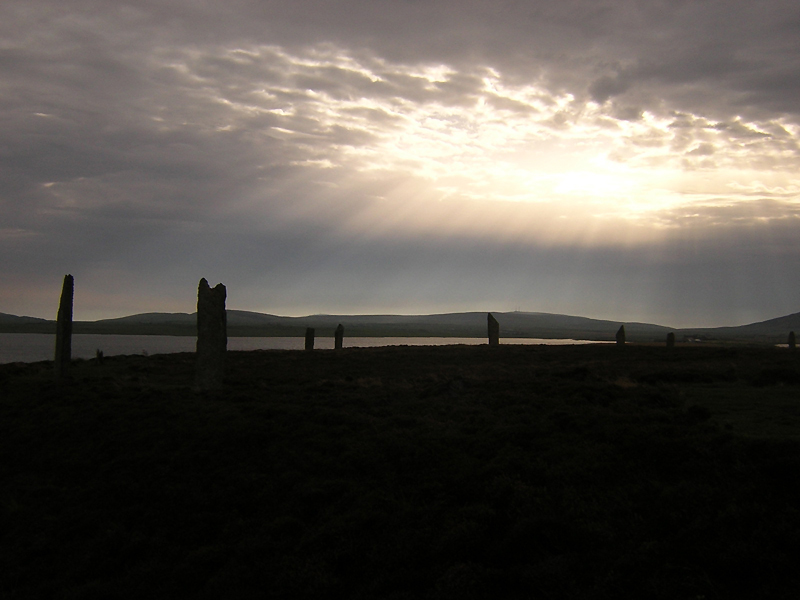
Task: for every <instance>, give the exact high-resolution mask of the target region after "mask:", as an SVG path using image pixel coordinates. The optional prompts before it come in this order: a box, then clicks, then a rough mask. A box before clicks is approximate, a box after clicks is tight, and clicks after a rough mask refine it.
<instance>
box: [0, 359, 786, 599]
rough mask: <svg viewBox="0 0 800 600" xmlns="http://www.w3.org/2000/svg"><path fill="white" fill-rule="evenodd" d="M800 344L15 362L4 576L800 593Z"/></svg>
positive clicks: (64, 592)
mask: <svg viewBox="0 0 800 600" xmlns="http://www.w3.org/2000/svg"><path fill="white" fill-rule="evenodd" d="M796 360H797V358H796V357H795V356H794V355H793V354H791V353H789V352H786V351H783V352H781V351H779V350H773V349H746V348H738V349H716V348H674V349H671V351H667V350H666V349H664V348H655V347H626V348H623V349H619V348H616V347H611V346H603V347H598V346H593V347H581V346H576V347H513V346H501V347H499V348H488V347H458V346H454V347H440V348H424V347H406V348H402V347H401V348H383V349H380V348H379V349H347V350H344V351H340V352H333V351H317V352H313V353H307V352H289V351H265V352H248V353H230V354H229V365H228V366H229V369H228V375H227V381H226V386H225V390H224V391H223V392H221V393H218V394H213V395H197V394H195V393H193V392H192V391H191V384H192V381H193V368H194V361H193V356H192V355H163V356H151V357H137V356H130V357H106V358H105V359H104V361H103V362H102V364H99V363H97V361H81V362H77V363H76V364H75V365H74V369H73V373H72V379H71V381H69V382H66V383H64V384H61V385H57V384H56V383H55V382H54V381H53V380H52V373H51V370H52V364H50V363H40V364H34V365H2V366H0V393H1V394H2V400H1V401H0V475H1V476H2V483H3V486H2V489H1V490H0V532H1V533H0V561H2V562H1V563H0V564H2V565H3V569H2V570H0V595H2V596H3V597H7V598H34V597H35V598H48V597H54V598H55V597H58V598H90V597H103V598H142V597H147V598H172V597H178V596H181V597H194V598H218V597H221V596H223V595H224V596H225V597H236V598H249V597H253V598H256V597H257V598H262V597H270V598H297V597H308V598H312V597H313V598H326V597H331V598H333V597H337V598H338V597H348V598H387V599H388V598H394V599H397V598H481V597H489V596H491V597H504V598H528V597H539V596H541V597H552V598H619V597H626V596H636V597H648V598H681V597H685V598H696V597H700V596H704V597H706V598H730V597H748V598H779V597H794V596H795V594H794V593H795V592H797V591H798V590H800V580H798V576H797V575H796V568H795V567H796V564H795V562H796V559H795V557H796V556H797V555H798V554H799V553H800V542H798V540H800V512H798V510H797V508H796V507H797V498H799V497H800V478H798V475H797V473H798V472H799V471H798V467H800V446H799V445H798V444H799V443H800V441H798V438H797V437H796V436H793V435H790V434H787V431H786V428H785V425H784V424H783V423H784V420H785V419H784V412H782V411H783V409H785V408H786V406H787V405H788V403H789V398H790V397H793V398H795V399H797V392H798V391H800V390H798V388H797V385H796V383H797V380H795V379H794V375H792V374H793V373H794V374H796V373H797V372H798V367H797V365H796V364H795V362H796ZM776 395H777V396H780V398H781V399H782V400H781V402H782V403H778V404H776V403H775V401H774V400H771V399H772V398H773V397H774V396H776ZM731 407H738V408H737V409H734V408H731ZM779 407H782V408H780V410H779V409H778V408H779ZM736 410H739V411H740V412H742V411H743V412H745V413H746V414H749V415H750V417H751V418H750V419H741V420H738V421H737V420H736V419H735V418H734V417H735V414H736ZM755 416H757V417H758V418H757V419H756V418H755ZM750 422H754V423H756V426H754V428H753V429H752V430H748V429H747V424H748V423H750Z"/></svg>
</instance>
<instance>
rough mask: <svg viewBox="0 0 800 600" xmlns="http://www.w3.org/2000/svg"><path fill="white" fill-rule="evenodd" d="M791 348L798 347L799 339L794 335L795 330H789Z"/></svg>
mask: <svg viewBox="0 0 800 600" xmlns="http://www.w3.org/2000/svg"><path fill="white" fill-rule="evenodd" d="M789 349H790V350H796V349H797V339H796V338H795V337H794V331H790V332H789Z"/></svg>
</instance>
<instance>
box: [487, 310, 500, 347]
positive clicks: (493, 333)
mask: <svg viewBox="0 0 800 600" xmlns="http://www.w3.org/2000/svg"><path fill="white" fill-rule="evenodd" d="M487 321H488V325H489V345H490V346H497V345H499V344H500V323H498V322H497V319H495V318H494V317H493V316H492V313H488V317H487Z"/></svg>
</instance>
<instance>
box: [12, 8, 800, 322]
mask: <svg viewBox="0 0 800 600" xmlns="http://www.w3.org/2000/svg"><path fill="white" fill-rule="evenodd" d="M628 4H629V3H627V2H615V3H597V2H588V0H587V2H582V1H578V0H576V1H574V2H566V3H561V4H559V5H554V4H552V3H544V2H541V3H540V2H531V3H526V5H525V6H519V4H515V3H508V4H506V3H504V2H500V3H497V2H493V3H491V6H490V5H489V4H488V3H484V2H482V1H479V2H474V3H470V5H469V6H465V5H464V4H463V3H458V2H455V1H454V2H452V3H451V2H448V1H447V0H442V1H439V2H434V3H426V4H425V5H424V6H422V5H421V4H419V3H395V4H393V5H392V6H391V7H388V6H383V5H382V6H381V7H380V10H379V8H377V7H371V6H365V5H363V3H358V2H353V3H351V2H349V0H347V1H345V2H342V3H338V4H337V7H336V9H335V10H334V9H333V8H332V7H330V6H329V5H328V4H326V3H317V2H315V1H309V2H302V3H288V2H286V3H284V2H280V1H279V2H275V3H266V4H265V3H258V2H249V1H248V0H235V1H234V2H232V3H230V4H229V5H226V6H225V7H222V6H220V7H197V6H195V5H193V4H191V3H188V2H186V3H184V2H183V1H182V0H178V1H177V2H162V1H161V0H157V1H155V2H152V3H149V4H148V5H147V6H142V5H140V4H138V3H124V2H123V4H122V5H115V7H114V8H111V7H107V6H104V5H95V3H93V2H91V1H90V0H76V2H74V3H71V4H70V6H69V7H65V6H64V5H63V4H60V3H57V2H55V1H52V2H50V1H49V0H46V1H45V2H41V3H37V9H36V10H35V11H33V10H32V9H31V8H30V7H29V5H28V4H26V3H24V2H22V1H21V0H12V1H11V2H9V3H4V5H3V7H2V8H0V23H2V25H0V33H2V37H0V39H2V40H3V42H2V45H1V46H0V59H2V60H0V97H2V98H3V101H2V102H1V103H0V119H2V123H3V124H4V126H3V128H2V129H1V130H0V157H2V159H3V161H4V162H3V166H2V167H0V203H1V204H0V208H2V219H3V220H2V222H1V223H0V251H2V252H3V256H4V258H5V259H6V260H4V266H3V267H2V269H3V271H2V272H0V277H2V281H3V284H2V287H1V288H0V312H9V313H14V314H30V315H35V316H45V317H50V316H52V315H51V313H52V312H53V309H52V306H53V305H54V304H55V300H54V298H55V297H57V293H58V292H57V290H58V289H59V286H60V281H61V277H63V274H64V273H67V272H71V273H73V274H74V275H75V276H76V289H77V290H78V294H84V296H83V300H82V301H80V302H77V303H76V314H77V315H78V318H99V317H103V316H120V315H124V314H130V313H133V312H144V311H170V310H175V311H185V312H188V311H191V310H192V309H193V298H194V290H195V288H196V282H197V280H198V279H199V278H200V277H206V278H208V279H209V281H211V282H212V284H213V283H215V282H216V281H223V282H225V283H226V284H227V285H228V287H229V290H230V292H229V297H230V298H231V303H230V304H229V305H230V306H232V307H233V308H243V309H250V310H259V311H263V312H271V313H277V314H295V315H297V314H308V313H313V312H327V313H335V312H342V313H358V312H362V313H363V312H394V313H406V314H408V313H424V312H446V311H456V310H509V309H512V308H516V307H519V308H521V309H522V310H530V311H544V312H560V313H568V314H581V315H585V316H593V317H598V318H611V319H619V320H644V321H650V322H660V323H663V324H668V325H675V326H679V325H686V324H698V325H714V324H717V325H723V324H737V323H744V322H748V321H753V320H759V319H766V318H771V317H774V316H779V315H782V314H787V313H790V312H797V311H798V310H800V302H799V301H800V283H796V282H795V281H796V280H797V278H796V277H795V275H794V274H795V273H796V272H797V268H798V267H800V245H799V244H798V241H797V240H798V236H797V233H798V227H800V221H799V220H798V219H800V210H798V209H799V207H800V175H798V173H800V169H798V167H800V146H798V138H799V137H800V117H799V116H798V115H800V101H798V96H797V94H796V89H795V88H796V86H794V84H793V83H792V82H796V73H797V72H798V68H800V45H799V44H798V42H797V40H798V39H800V36H798V35H796V34H797V31H794V30H792V28H791V27H790V26H788V25H787V23H796V22H800V20H798V17H800V12H799V11H798V9H797V7H790V6H789V5H788V4H787V3H784V2H780V1H778V0H774V1H773V0H769V1H767V2H764V3H760V4H759V7H758V10H757V11H755V12H754V9H753V8H752V6H750V4H748V3H746V2H743V1H742V2H734V4H736V6H735V7H732V5H731V4H730V2H728V3H725V4H724V5H723V4H722V3H721V2H718V1H716V0H711V1H709V2H705V3H683V4H680V5H675V4H674V3H659V2H654V3H650V4H648V5H646V6H643V5H641V4H640V3H630V6H629V5H628ZM355 16H357V17H358V18H354V17H355ZM712 24H713V26H712ZM79 297H80V296H79Z"/></svg>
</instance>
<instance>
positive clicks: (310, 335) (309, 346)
mask: <svg viewBox="0 0 800 600" xmlns="http://www.w3.org/2000/svg"><path fill="white" fill-rule="evenodd" d="M313 349H314V328H313V327H306V350H313Z"/></svg>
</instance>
